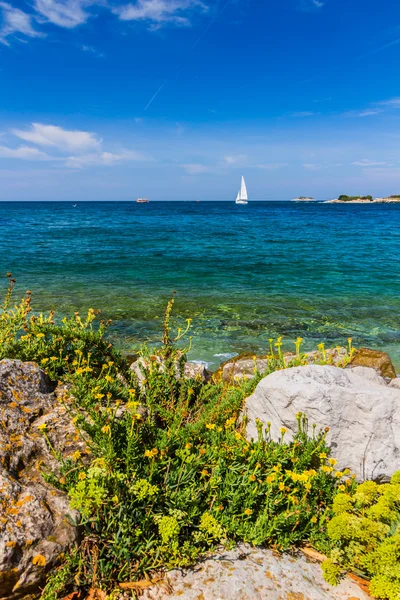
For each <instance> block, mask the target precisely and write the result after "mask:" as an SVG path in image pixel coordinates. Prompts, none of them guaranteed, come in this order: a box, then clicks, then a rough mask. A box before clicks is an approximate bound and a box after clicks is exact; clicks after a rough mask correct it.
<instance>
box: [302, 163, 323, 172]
mask: <svg viewBox="0 0 400 600" xmlns="http://www.w3.org/2000/svg"><path fill="white" fill-rule="evenodd" d="M303 168H304V169H307V170H308V171H318V169H319V168H320V166H319V165H316V164H314V163H304V164H303Z"/></svg>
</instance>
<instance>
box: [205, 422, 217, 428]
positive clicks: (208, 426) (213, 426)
mask: <svg viewBox="0 0 400 600" xmlns="http://www.w3.org/2000/svg"><path fill="white" fill-rule="evenodd" d="M206 427H207V429H215V423H207V425H206Z"/></svg>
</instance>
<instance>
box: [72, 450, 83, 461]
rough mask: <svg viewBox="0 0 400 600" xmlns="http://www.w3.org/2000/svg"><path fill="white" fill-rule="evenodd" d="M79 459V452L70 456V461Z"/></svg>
mask: <svg viewBox="0 0 400 600" xmlns="http://www.w3.org/2000/svg"><path fill="white" fill-rule="evenodd" d="M80 457H81V453H80V452H79V450H76V452H74V453H73V455H72V456H71V458H72V460H79V459H80Z"/></svg>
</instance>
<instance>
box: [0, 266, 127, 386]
mask: <svg viewBox="0 0 400 600" xmlns="http://www.w3.org/2000/svg"><path fill="white" fill-rule="evenodd" d="M7 276H8V281H9V285H8V290H7V293H6V297H5V301H4V304H3V306H2V307H1V308H0V360H2V359H3V358H15V359H20V360H23V361H30V360H32V361H35V362H37V363H38V364H39V365H40V366H41V367H42V368H43V369H45V370H46V372H47V373H48V375H49V376H50V377H51V378H52V379H53V380H54V381H57V380H58V379H60V378H62V377H63V376H64V375H66V374H67V373H69V372H71V371H75V370H77V369H78V368H79V366H80V362H81V361H82V358H84V359H85V360H86V361H87V364H86V368H91V369H93V370H94V371H95V372H98V370H99V369H101V367H102V364H103V363H104V362H105V361H106V360H110V358H112V360H113V361H115V362H116V363H117V364H118V365H119V366H120V368H121V369H124V368H126V365H125V364H124V361H123V359H122V358H121V356H120V355H119V353H118V352H116V351H115V350H114V349H113V348H112V346H111V344H110V343H109V342H107V341H106V340H105V339H104V334H105V332H106V330H107V328H108V326H109V324H110V321H108V322H105V321H100V323H99V324H98V326H97V327H96V328H95V327H94V326H93V324H94V321H95V319H96V313H95V311H94V310H93V309H90V310H89V311H88V313H87V315H86V317H84V318H82V317H81V316H80V315H79V313H77V312H76V313H75V314H74V316H73V317H70V318H64V319H62V321H61V322H60V323H56V322H55V321H54V313H53V312H52V311H51V312H50V313H49V314H48V315H43V314H39V315H33V314H31V310H32V308H31V292H30V291H27V292H26V295H25V297H24V298H23V299H22V300H21V301H20V303H19V304H17V305H15V306H14V307H13V308H10V304H11V301H12V294H13V288H14V285H15V279H13V278H12V275H11V273H8V274H7Z"/></svg>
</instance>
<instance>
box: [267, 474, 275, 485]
mask: <svg viewBox="0 0 400 600" xmlns="http://www.w3.org/2000/svg"><path fill="white" fill-rule="evenodd" d="M275 477H276V475H275V473H272V475H268V477H267V483H273V482H274V481H275Z"/></svg>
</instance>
